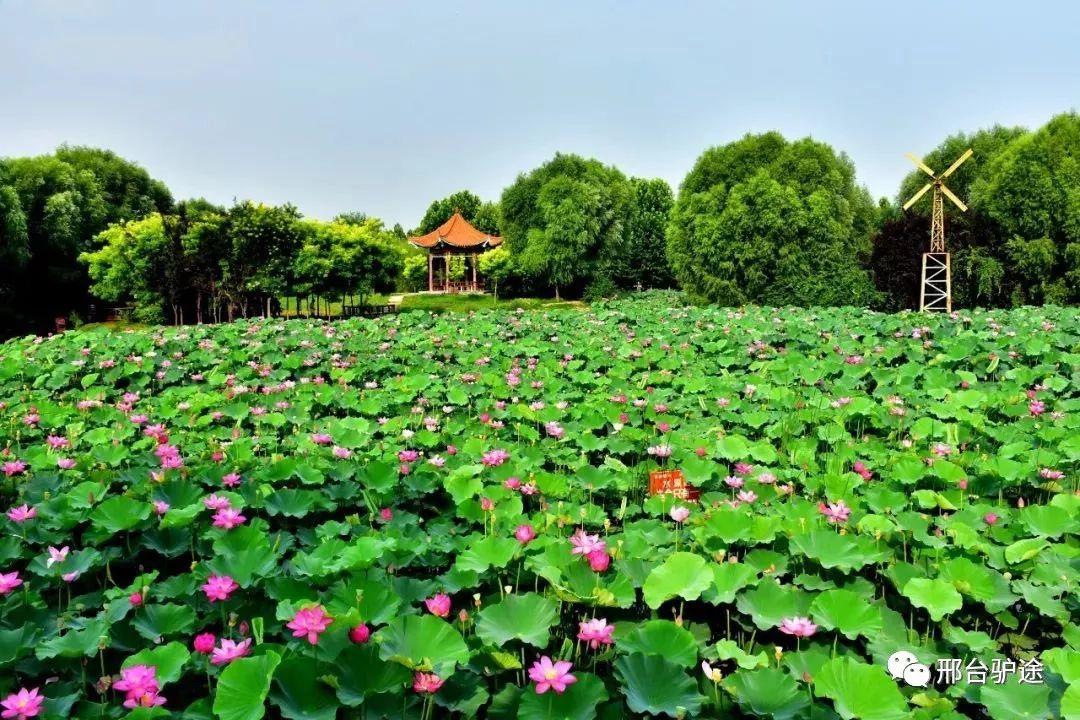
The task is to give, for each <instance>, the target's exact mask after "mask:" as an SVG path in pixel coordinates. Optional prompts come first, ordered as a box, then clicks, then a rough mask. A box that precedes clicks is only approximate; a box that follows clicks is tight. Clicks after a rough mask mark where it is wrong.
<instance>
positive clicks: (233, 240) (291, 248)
mask: <svg viewBox="0 0 1080 720" xmlns="http://www.w3.org/2000/svg"><path fill="white" fill-rule="evenodd" d="M299 219H300V213H299V212H298V211H297V209H296V208H295V207H293V206H292V205H282V206H271V205H264V204H262V203H253V202H243V203H238V204H236V205H234V206H233V207H232V208H230V209H229V211H228V213H227V215H226V219H225V224H224V240H225V244H226V247H227V248H228V251H227V253H226V255H225V260H224V264H223V269H224V272H223V273H222V278H221V292H222V293H223V294H224V296H225V298H226V299H227V303H228V317H229V319H230V320H231V319H232V318H233V317H234V315H235V313H236V311H237V310H239V311H240V312H241V313H242V314H243V316H244V317H247V316H248V308H249V303H250V301H251V300H252V299H258V300H259V302H260V303H265V307H266V312H267V314H269V312H270V310H271V300H272V299H273V298H275V297H281V296H284V295H287V294H288V293H289V291H290V289H291V286H292V284H293V280H294V279H293V277H292V273H293V269H294V264H295V260H296V254H297V253H298V252H299V250H300V247H301V244H302V242H303V236H302V234H301V230H300V227H299V224H298V221H299Z"/></svg>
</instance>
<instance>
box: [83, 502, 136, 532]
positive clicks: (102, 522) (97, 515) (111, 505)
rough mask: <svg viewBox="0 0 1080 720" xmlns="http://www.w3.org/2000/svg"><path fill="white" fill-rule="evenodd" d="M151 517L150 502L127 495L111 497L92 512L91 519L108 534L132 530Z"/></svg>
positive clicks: (95, 525) (97, 527)
mask: <svg viewBox="0 0 1080 720" xmlns="http://www.w3.org/2000/svg"><path fill="white" fill-rule="evenodd" d="M148 517H150V504H149V503H146V502H140V501H138V500H134V499H132V498H129V497H126V496H119V497H111V498H109V499H107V500H105V501H104V502H102V503H101V504H100V505H98V506H97V507H96V508H95V509H94V512H92V513H90V521H91V522H92V523H93V524H94V527H95V528H96V529H98V530H101V531H103V532H105V533H106V534H108V535H115V534H116V533H120V532H124V531H125V530H130V529H131V528H133V527H135V526H136V525H138V524H139V523H141V522H142V521H143V520H145V519H146V518H148Z"/></svg>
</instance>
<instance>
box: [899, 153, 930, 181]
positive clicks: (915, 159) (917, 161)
mask: <svg viewBox="0 0 1080 720" xmlns="http://www.w3.org/2000/svg"><path fill="white" fill-rule="evenodd" d="M904 155H906V156H907V159H908V160H910V161H911V162H913V163H915V165H916V166H917V167H918V168H919V169H920V170H922V171H923V172H924V173H926V174H927V175H929V176H930V177H934V171H933V170H931V169H930V168H929V167H928V166H927V165H926V163H924V162H923V161H922V160H921V159H919V157H918V156H917V155H912V154H911V153H904Z"/></svg>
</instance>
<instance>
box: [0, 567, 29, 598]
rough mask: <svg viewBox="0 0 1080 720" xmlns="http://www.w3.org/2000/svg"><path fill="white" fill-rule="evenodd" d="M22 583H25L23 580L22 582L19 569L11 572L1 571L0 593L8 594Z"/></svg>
mask: <svg viewBox="0 0 1080 720" xmlns="http://www.w3.org/2000/svg"><path fill="white" fill-rule="evenodd" d="M22 584H23V582H22V580H20V579H19V573H18V571H16V572H9V573H0V595H7V594H8V593H10V592H11V591H12V590H14V589H15V588H17V587H19V586H20V585H22Z"/></svg>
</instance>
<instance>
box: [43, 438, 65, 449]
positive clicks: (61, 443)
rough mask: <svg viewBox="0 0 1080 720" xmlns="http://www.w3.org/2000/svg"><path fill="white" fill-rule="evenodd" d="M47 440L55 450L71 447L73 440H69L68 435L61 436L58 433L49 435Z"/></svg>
mask: <svg viewBox="0 0 1080 720" xmlns="http://www.w3.org/2000/svg"><path fill="white" fill-rule="evenodd" d="M45 442H47V443H48V444H49V447H51V448H52V449H54V450H59V449H60V448H66V447H71V441H70V440H68V439H67V438H66V437H60V436H58V435H50V436H48V437H47V438H45Z"/></svg>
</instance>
